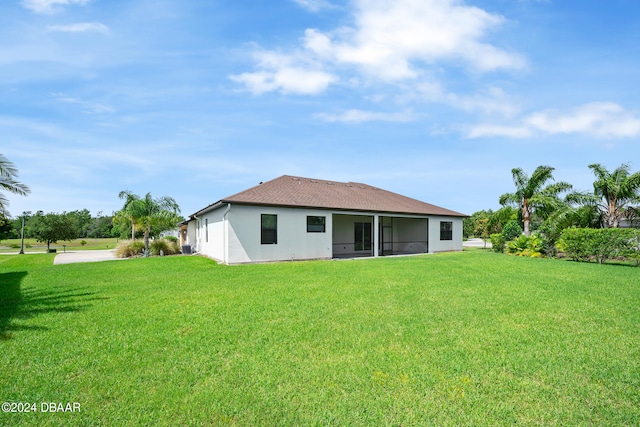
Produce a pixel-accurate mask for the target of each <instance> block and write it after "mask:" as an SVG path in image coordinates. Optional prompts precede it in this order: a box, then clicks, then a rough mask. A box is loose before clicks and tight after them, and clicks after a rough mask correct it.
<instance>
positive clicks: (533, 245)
mask: <svg viewBox="0 0 640 427" xmlns="http://www.w3.org/2000/svg"><path fill="white" fill-rule="evenodd" d="M542 250H543V247H542V239H541V238H540V236H538V235H536V234H532V235H531V236H528V237H527V236H525V235H524V234H523V235H521V236H520V237H518V238H517V239H515V240H512V241H510V242H509V243H507V253H508V254H511V255H517V256H523V257H530V258H541V257H542V256H543V255H542Z"/></svg>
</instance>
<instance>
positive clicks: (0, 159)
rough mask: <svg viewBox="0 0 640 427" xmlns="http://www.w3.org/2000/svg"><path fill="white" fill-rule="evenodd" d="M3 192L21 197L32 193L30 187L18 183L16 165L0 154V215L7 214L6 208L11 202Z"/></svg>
mask: <svg viewBox="0 0 640 427" xmlns="http://www.w3.org/2000/svg"><path fill="white" fill-rule="evenodd" d="M2 191H8V192H10V193H14V194H18V195H21V196H26V195H27V194H29V193H30V192H31V190H29V187H27V186H26V185H25V184H22V183H21V182H19V181H18V169H17V168H16V167H15V165H14V164H13V163H12V162H11V161H10V160H9V159H8V158H6V157H5V156H4V155H3V154H2V153H0V213H2V214H6V213H7V212H6V207H7V206H8V205H9V200H8V199H7V198H6V197H5V195H4V194H2ZM7 215H8V214H7Z"/></svg>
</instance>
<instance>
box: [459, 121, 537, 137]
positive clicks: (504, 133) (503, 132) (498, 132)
mask: <svg viewBox="0 0 640 427" xmlns="http://www.w3.org/2000/svg"><path fill="white" fill-rule="evenodd" d="M532 134H533V131H532V130H531V129H529V128H528V127H526V126H506V125H505V126H503V125H488V124H483V125H478V126H474V127H473V128H472V129H471V130H470V131H469V133H468V134H467V137H469V138H485V137H496V136H498V137H506V138H528V137H530V136H532Z"/></svg>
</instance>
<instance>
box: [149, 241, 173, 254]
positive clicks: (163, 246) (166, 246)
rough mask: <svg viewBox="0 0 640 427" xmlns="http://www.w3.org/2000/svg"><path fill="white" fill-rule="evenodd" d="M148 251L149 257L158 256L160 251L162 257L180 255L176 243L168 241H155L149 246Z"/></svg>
mask: <svg viewBox="0 0 640 427" xmlns="http://www.w3.org/2000/svg"><path fill="white" fill-rule="evenodd" d="M149 250H150V251H151V255H160V251H162V254H164V255H175V254H179V253H180V247H179V246H178V243H177V241H174V242H172V241H170V240H169V239H166V238H164V239H156V240H154V241H153V242H151V243H150V244H149Z"/></svg>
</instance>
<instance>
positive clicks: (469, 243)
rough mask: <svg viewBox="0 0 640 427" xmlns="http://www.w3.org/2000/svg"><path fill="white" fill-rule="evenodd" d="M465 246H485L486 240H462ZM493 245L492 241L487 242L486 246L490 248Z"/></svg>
mask: <svg viewBox="0 0 640 427" xmlns="http://www.w3.org/2000/svg"><path fill="white" fill-rule="evenodd" d="M462 246H463V247H467V248H484V247H485V246H484V242H483V241H482V239H469V240H467V241H466V242H462ZM490 247H491V242H487V246H486V248H487V249H489V248H490Z"/></svg>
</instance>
